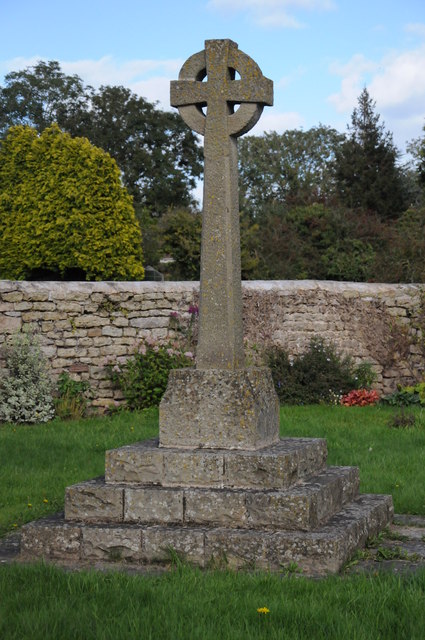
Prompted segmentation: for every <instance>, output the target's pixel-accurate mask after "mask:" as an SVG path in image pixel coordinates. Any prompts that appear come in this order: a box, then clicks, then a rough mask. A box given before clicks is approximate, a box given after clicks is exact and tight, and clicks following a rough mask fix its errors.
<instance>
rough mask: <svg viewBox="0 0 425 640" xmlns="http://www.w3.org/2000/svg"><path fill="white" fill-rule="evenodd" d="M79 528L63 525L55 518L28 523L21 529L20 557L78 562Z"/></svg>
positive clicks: (79, 546) (79, 547)
mask: <svg viewBox="0 0 425 640" xmlns="http://www.w3.org/2000/svg"><path fill="white" fill-rule="evenodd" d="M80 549H81V527H80V526H78V525H73V524H65V523H63V521H62V520H61V519H60V518H58V517H57V516H50V517H49V518H43V519H42V520H36V521H35V522H30V523H29V524H26V525H24V526H23V527H22V536H21V557H22V558H23V559H27V558H34V557H35V558H46V559H52V560H71V561H72V560H78V559H79V558H80Z"/></svg>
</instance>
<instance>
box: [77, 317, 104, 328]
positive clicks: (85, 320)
mask: <svg viewBox="0 0 425 640" xmlns="http://www.w3.org/2000/svg"><path fill="white" fill-rule="evenodd" d="M106 324H109V318H102V317H101V316H96V315H92V314H87V315H83V316H77V317H76V318H75V326H76V327H87V328H88V327H100V326H104V325H106Z"/></svg>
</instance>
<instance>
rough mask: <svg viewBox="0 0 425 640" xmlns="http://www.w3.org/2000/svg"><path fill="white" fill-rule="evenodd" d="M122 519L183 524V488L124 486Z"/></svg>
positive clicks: (126, 520)
mask: <svg viewBox="0 0 425 640" xmlns="http://www.w3.org/2000/svg"><path fill="white" fill-rule="evenodd" d="M124 521H125V522H157V523H163V524H165V523H167V524H168V523H179V524H183V490H181V489H180V490H179V489H164V488H162V487H161V488H156V487H135V488H134V489H129V488H126V489H125V499H124Z"/></svg>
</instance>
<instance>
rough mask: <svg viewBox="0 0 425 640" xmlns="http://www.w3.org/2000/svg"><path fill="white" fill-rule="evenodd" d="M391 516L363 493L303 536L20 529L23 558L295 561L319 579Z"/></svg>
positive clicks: (47, 523)
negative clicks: (174, 554) (174, 557)
mask: <svg viewBox="0 0 425 640" xmlns="http://www.w3.org/2000/svg"><path fill="white" fill-rule="evenodd" d="M392 513H393V509H392V500H391V497H390V496H379V495H362V496H360V497H358V498H357V499H356V500H354V501H352V502H351V503H350V504H349V505H347V506H345V507H344V508H343V509H342V510H341V511H340V512H339V513H338V514H335V515H334V516H333V517H332V518H331V519H330V520H329V521H328V522H327V524H325V525H322V526H321V527H318V528H317V529H315V530H314V531H308V532H298V531H297V532H293V531H280V530H279V531H268V530H262V529H256V530H249V529H248V530H247V529H234V528H228V527H227V528H226V527H202V526H200V527H185V526H169V527H165V526H149V525H135V524H124V523H116V524H88V523H83V522H72V523H70V522H65V520H64V519H63V518H58V517H51V518H45V519H43V520H39V521H36V522H32V523H30V524H28V525H26V526H25V527H24V528H23V531H22V540H21V560H27V559H34V557H38V558H44V559H45V560H50V561H56V562H65V563H66V562H74V563H75V562H77V563H79V562H81V563H83V564H84V563H91V564H93V563H96V562H108V561H109V562H113V561H115V562H119V561H121V562H126V563H135V564H145V565H152V564H155V563H164V562H165V563H166V562H169V560H170V557H171V556H170V550H173V551H175V552H177V553H178V554H181V555H182V556H183V557H184V558H185V559H186V560H187V561H189V562H192V563H194V564H196V565H198V566H201V567H208V566H214V565H216V564H218V563H219V564H226V565H228V566H229V567H231V568H242V567H252V568H258V569H269V570H274V571H276V570H282V569H284V568H285V567H286V566H288V565H290V564H291V563H294V562H295V563H296V564H297V566H298V568H299V569H300V571H302V572H303V574H305V575H311V576H320V575H325V574H326V573H335V572H337V571H339V570H340V569H341V567H342V566H343V564H344V563H345V562H346V561H347V560H348V559H349V557H350V556H351V555H352V553H353V552H354V551H355V550H356V549H357V548H358V547H359V546H362V545H364V543H365V541H366V539H367V537H368V536H371V535H375V534H376V533H378V532H379V531H380V530H381V529H382V528H383V527H385V526H386V525H387V524H388V523H389V522H390V520H391V518H392Z"/></svg>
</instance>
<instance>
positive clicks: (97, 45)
mask: <svg viewBox="0 0 425 640" xmlns="http://www.w3.org/2000/svg"><path fill="white" fill-rule="evenodd" d="M0 24H1V25H2V28H1V39H0V82H3V77H4V75H5V74H6V73H7V72H8V71H11V70H19V69H22V68H24V67H26V66H29V65H32V64H34V63H35V62H36V61H37V60H39V59H43V60H58V61H59V62H60V63H61V65H62V69H63V70H64V71H65V72H66V73H77V74H78V75H80V76H81V77H82V79H83V80H84V81H85V82H86V83H88V84H92V85H94V86H98V85H100V84H122V85H124V86H127V87H130V88H131V89H132V90H134V91H135V92H137V93H139V94H140V95H143V96H144V97H145V98H147V99H148V100H150V101H159V102H160V105H161V106H162V108H165V109H169V108H170V106H169V82H170V80H172V79H176V78H177V76H178V72H179V69H180V67H181V65H182V63H183V62H184V61H185V60H186V58H188V57H189V56H190V55H191V54H193V53H196V52H197V51H200V50H201V49H203V46H204V40H206V39H213V38H231V39H232V40H235V41H236V42H237V43H238V45H239V48H240V49H241V50H242V51H244V52H245V53H247V54H248V55H249V56H251V57H252V58H254V60H255V61H256V62H257V63H258V64H259V65H260V67H261V69H262V71H263V73H264V75H266V76H267V77H269V78H271V79H272V80H273V81H274V93H275V104H274V106H273V107H272V108H266V109H265V110H264V113H263V116H262V118H261V120H260V122H259V123H258V124H257V125H256V127H255V129H253V130H252V133H255V134H260V133H261V132H262V131H269V130H275V131H279V132H282V131H284V130H285V129H290V128H301V127H302V128H303V129H309V128H310V127H313V126H317V125H318V124H319V123H322V124H326V125H331V126H333V127H335V128H337V129H338V130H340V131H345V129H346V125H347V124H348V123H349V122H350V116H351V113H352V110H353V108H354V107H355V106H356V103H357V97H358V95H359V94H360V92H361V90H362V88H363V87H364V86H366V87H367V88H368V90H369V92H370V94H371V96H372V97H373V99H374V100H375V101H376V108H377V111H378V113H379V114H380V115H381V120H382V121H384V122H385V125H386V127H387V129H388V130H390V131H392V133H393V135H394V141H395V143H396V144H397V146H398V147H399V148H400V149H401V150H403V149H404V147H405V143H406V141H408V140H411V139H412V138H415V137H418V136H420V135H422V134H423V132H422V127H423V125H424V123H425V2H424V0H368V1H366V0H156V1H155V0H121V1H120V2H116V1H115V2H112V1H111V0H73V1H72V2H69V1H66V2H64V1H61V0H37V1H34V0H19V1H17V0H0Z"/></svg>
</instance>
